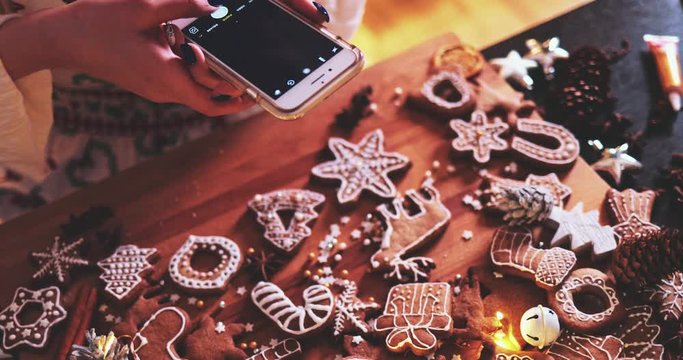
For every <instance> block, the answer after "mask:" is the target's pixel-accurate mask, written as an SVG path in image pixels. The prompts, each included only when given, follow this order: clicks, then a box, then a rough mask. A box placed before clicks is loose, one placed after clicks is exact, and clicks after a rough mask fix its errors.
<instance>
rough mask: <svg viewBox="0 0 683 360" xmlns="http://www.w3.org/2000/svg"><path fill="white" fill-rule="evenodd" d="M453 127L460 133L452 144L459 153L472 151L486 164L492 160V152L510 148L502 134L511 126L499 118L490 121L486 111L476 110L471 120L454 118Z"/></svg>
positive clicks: (479, 160) (478, 159) (476, 158)
mask: <svg viewBox="0 0 683 360" xmlns="http://www.w3.org/2000/svg"><path fill="white" fill-rule="evenodd" d="M450 125H451V129H453V131H455V132H456V133H457V134H458V137H457V138H455V140H453V142H452V144H451V146H452V148H453V150H455V152H456V153H458V154H463V153H469V152H472V156H473V157H474V160H476V161H477V162H478V163H480V164H485V163H487V162H489V160H491V152H492V151H494V150H496V151H504V150H507V149H508V143H507V141H505V140H504V139H503V138H501V135H503V134H504V133H505V132H507V131H508V129H509V128H510V126H508V124H506V123H503V122H501V121H500V119H498V118H494V120H493V122H489V120H488V117H487V116H486V113H484V112H483V111H479V110H477V111H475V112H473V113H472V116H471V118H470V122H466V121H464V120H460V119H457V120H452V121H451V123H450Z"/></svg>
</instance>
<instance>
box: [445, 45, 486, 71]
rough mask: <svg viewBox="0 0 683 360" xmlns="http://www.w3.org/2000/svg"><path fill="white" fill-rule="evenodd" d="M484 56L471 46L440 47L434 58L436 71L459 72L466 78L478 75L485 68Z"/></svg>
mask: <svg viewBox="0 0 683 360" xmlns="http://www.w3.org/2000/svg"><path fill="white" fill-rule="evenodd" d="M484 63H486V60H485V59H484V56H483V55H482V54H481V53H480V52H479V50H477V49H475V48H474V47H473V46H471V45H464V44H457V45H444V46H442V47H440V48H439V49H438V50H437V51H436V53H435V54H434V57H433V58H432V68H433V69H434V70H436V71H444V70H451V71H458V72H459V73H461V74H463V75H464V76H465V77H466V78H471V77H473V76H476V75H478V74H479V73H480V72H481V70H482V69H483V68H484Z"/></svg>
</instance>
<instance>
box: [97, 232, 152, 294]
mask: <svg viewBox="0 0 683 360" xmlns="http://www.w3.org/2000/svg"><path fill="white" fill-rule="evenodd" d="M156 252H157V250H156V249H154V248H151V249H145V248H139V247H137V246H135V245H123V246H119V247H118V248H117V249H116V251H115V252H114V254H112V255H111V256H110V257H108V258H106V259H104V260H102V261H100V262H98V263H97V266H99V267H100V268H101V269H102V271H103V272H102V275H100V279H102V280H104V282H105V283H106V284H107V285H106V286H105V288H104V290H105V291H107V292H108V293H109V294H111V295H112V296H113V297H115V298H116V299H118V300H122V299H124V298H126V297H127V296H128V295H130V293H131V292H132V291H133V289H135V288H136V287H137V286H138V285H140V283H141V282H142V278H141V277H140V275H141V274H143V273H144V272H146V271H148V270H150V269H151V268H152V265H151V264H150V263H149V261H148V259H149V258H150V257H152V256H153V255H155V254H156Z"/></svg>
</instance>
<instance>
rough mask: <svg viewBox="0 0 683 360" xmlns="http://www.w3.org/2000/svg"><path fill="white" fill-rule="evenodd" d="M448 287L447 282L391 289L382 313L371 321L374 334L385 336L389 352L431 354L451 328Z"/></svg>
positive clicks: (405, 285)
mask: <svg viewBox="0 0 683 360" xmlns="http://www.w3.org/2000/svg"><path fill="white" fill-rule="evenodd" d="M450 311H451V287H450V285H449V284H448V283H419V284H404V285H397V286H394V287H393V288H391V290H390V291H389V296H388V297H387V302H386V305H385V307H384V314H383V315H382V316H380V317H379V318H377V320H376V321H375V331H376V332H378V333H380V334H387V336H386V340H385V342H386V346H387V349H389V350H390V351H392V352H403V351H406V350H410V351H412V352H413V354H415V355H418V356H424V355H428V354H431V353H433V352H434V351H436V349H437V348H438V346H439V343H440V341H441V339H444V338H446V337H448V336H449V335H450V333H451V331H452V329H453V320H452V319H451V316H450Z"/></svg>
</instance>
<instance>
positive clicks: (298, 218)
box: [249, 190, 325, 252]
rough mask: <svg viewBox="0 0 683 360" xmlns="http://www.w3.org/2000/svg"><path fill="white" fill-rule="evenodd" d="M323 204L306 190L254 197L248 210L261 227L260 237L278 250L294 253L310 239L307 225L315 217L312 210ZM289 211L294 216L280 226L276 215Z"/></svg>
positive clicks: (280, 191)
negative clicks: (261, 233) (255, 217)
mask: <svg viewBox="0 0 683 360" xmlns="http://www.w3.org/2000/svg"><path fill="white" fill-rule="evenodd" d="M324 201H325V196H323V195H322V194H319V193H317V192H314V191H309V190H278V191H274V192H271V193H268V194H264V195H260V194H259V195H256V196H254V199H253V200H252V201H250V202H249V207H250V208H251V209H252V210H253V211H254V212H256V214H257V220H258V222H259V223H260V224H261V225H263V226H264V227H265V233H264V237H265V238H266V239H268V241H270V242H271V243H272V244H273V245H275V246H276V247H277V248H278V249H280V250H283V251H285V252H290V251H292V250H294V249H295V248H296V247H297V245H299V243H300V242H301V241H302V240H304V239H306V238H307V237H309V236H310V235H311V228H310V227H309V226H308V223H309V222H311V221H312V220H314V219H316V218H317V217H318V213H317V212H316V211H315V208H316V207H317V206H319V205H320V204H322V203H323V202H324ZM281 210H291V211H294V213H295V216H294V217H293V218H292V220H291V222H290V223H289V224H284V223H283V222H282V219H281V218H280V216H279V214H278V211H281Z"/></svg>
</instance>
